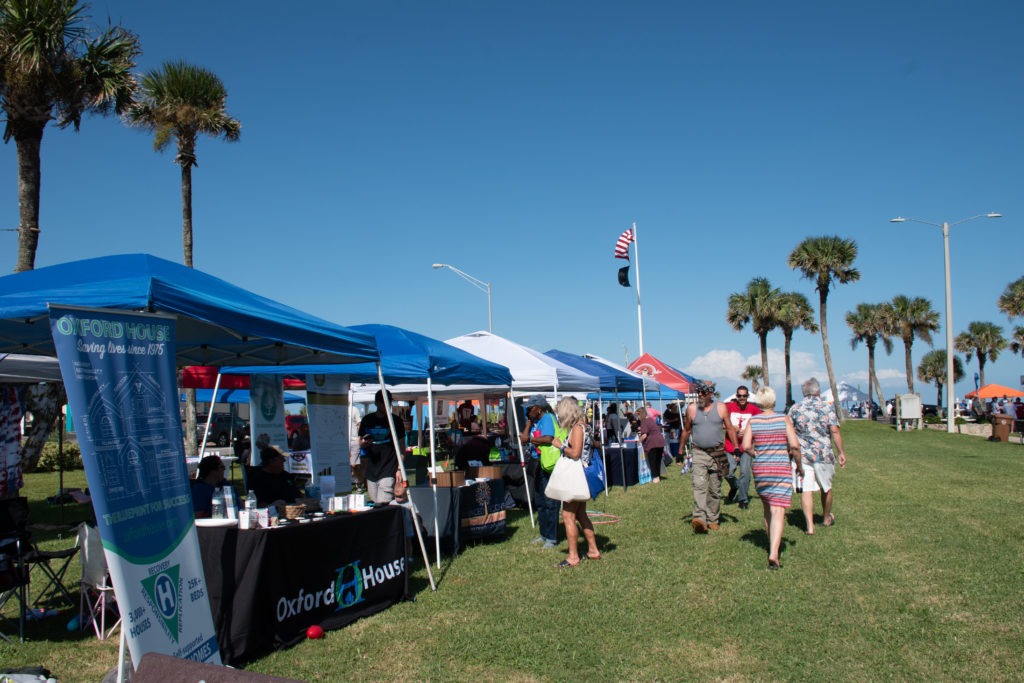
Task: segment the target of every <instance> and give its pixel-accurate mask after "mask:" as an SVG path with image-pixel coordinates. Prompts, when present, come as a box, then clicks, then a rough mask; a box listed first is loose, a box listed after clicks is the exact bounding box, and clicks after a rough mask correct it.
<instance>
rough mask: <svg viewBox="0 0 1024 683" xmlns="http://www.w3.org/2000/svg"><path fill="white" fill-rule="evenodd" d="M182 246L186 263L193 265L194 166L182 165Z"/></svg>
mask: <svg viewBox="0 0 1024 683" xmlns="http://www.w3.org/2000/svg"><path fill="white" fill-rule="evenodd" d="M181 246H182V247H183V248H184V250H185V265H186V266H188V267H189V268H193V267H194V266H193V265H192V166H191V165H190V164H187V163H184V164H182V165H181Z"/></svg>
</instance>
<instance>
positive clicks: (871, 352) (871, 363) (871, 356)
mask: <svg viewBox="0 0 1024 683" xmlns="http://www.w3.org/2000/svg"><path fill="white" fill-rule="evenodd" d="M867 345H868V409H869V410H870V408H871V405H872V404H873V403H874V400H875V399H874V397H873V396H872V391H871V389H872V387H871V380H872V378H873V377H874V376H875V341H874V340H873V339H871V338H869V339H868V341H867Z"/></svg>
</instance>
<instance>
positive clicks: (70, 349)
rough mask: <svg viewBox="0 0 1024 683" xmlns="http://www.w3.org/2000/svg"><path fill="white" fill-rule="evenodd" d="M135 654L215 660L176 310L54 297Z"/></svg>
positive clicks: (53, 325)
mask: <svg viewBox="0 0 1024 683" xmlns="http://www.w3.org/2000/svg"><path fill="white" fill-rule="evenodd" d="M50 329H51V333H52V335H53V341H54V346H55V348H56V350H57V358H58V361H59V363H60V369H61V374H62V375H63V377H64V386H65V387H66V389H67V395H68V405H69V406H70V408H71V413H72V415H73V416H74V419H75V422H76V423H77V425H78V429H79V431H78V443H79V446H80V448H81V451H82V462H83V464H84V466H85V473H86V477H87V479H88V481H89V489H90V492H91V494H92V503H93V508H94V510H95V512H96V522H97V526H98V528H99V532H100V538H101V539H102V540H103V550H104V555H105V556H106V559H107V566H108V567H109V569H110V578H111V582H112V583H113V585H114V592H115V594H116V596H117V604H118V608H119V610H120V612H121V614H122V616H123V619H124V621H123V623H122V626H121V628H122V629H124V631H125V634H126V637H127V641H128V648H129V650H130V652H131V656H132V662H133V663H134V664H135V665H136V666H138V664H139V660H141V659H142V656H143V655H144V654H146V653H147V652H159V653H161V654H167V655H171V656H172V657H180V658H183V659H194V660H196V661H202V662H210V663H215V664H220V652H219V649H218V646H217V635H216V633H215V632H214V627H213V618H212V616H211V614H210V603H209V599H208V596H207V592H206V579H205V577H204V574H203V565H202V560H201V558H200V556H199V542H198V537H197V535H196V527H195V522H194V517H193V513H192V496H191V495H190V492H189V482H188V477H187V475H186V471H185V447H184V441H183V440H182V434H181V421H180V418H179V408H178V402H179V399H178V391H177V377H176V372H175V348H174V339H175V334H174V330H175V320H174V318H173V317H172V316H166V315H156V314H143V313H130V314H126V313H124V312H121V311H108V310H100V309H83V308H71V307H60V306H50Z"/></svg>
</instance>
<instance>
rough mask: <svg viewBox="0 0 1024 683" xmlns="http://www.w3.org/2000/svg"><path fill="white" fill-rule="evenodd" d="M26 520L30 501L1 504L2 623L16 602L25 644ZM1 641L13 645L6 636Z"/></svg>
mask: <svg viewBox="0 0 1024 683" xmlns="http://www.w3.org/2000/svg"><path fill="white" fill-rule="evenodd" d="M22 502H24V505H23V504H22ZM27 520H28V500H27V499H25V498H8V499H5V500H0V620H2V619H3V617H2V610H3V608H4V606H5V605H6V604H7V603H8V602H10V600H11V598H14V599H15V601H16V602H17V605H18V638H19V640H20V641H21V642H25V614H26V612H28V583H29V570H28V565H27V564H26V563H25V558H24V553H23V548H24V545H25V544H26V543H27V541H26V539H25V532H24V527H25V522H27ZM0 638H3V639H4V640H6V641H7V642H8V643H11V642H13V641H12V640H11V639H10V638H8V637H7V636H6V635H4V634H3V633H0Z"/></svg>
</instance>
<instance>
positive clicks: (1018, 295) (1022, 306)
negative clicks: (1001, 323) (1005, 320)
mask: <svg viewBox="0 0 1024 683" xmlns="http://www.w3.org/2000/svg"><path fill="white" fill-rule="evenodd" d="M998 305H999V310H1000V311H1002V312H1003V313H1005V314H1006V315H1008V316H1010V317H1011V318H1016V317H1017V316H1021V315H1024V277H1022V278H1020V279H1019V280H1014V281H1013V282H1011V283H1010V284H1008V285H1006V289H1005V290H1003V294H1002V296H1000V297H999V301H998Z"/></svg>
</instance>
